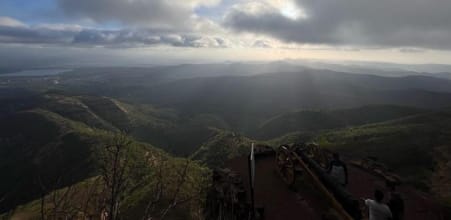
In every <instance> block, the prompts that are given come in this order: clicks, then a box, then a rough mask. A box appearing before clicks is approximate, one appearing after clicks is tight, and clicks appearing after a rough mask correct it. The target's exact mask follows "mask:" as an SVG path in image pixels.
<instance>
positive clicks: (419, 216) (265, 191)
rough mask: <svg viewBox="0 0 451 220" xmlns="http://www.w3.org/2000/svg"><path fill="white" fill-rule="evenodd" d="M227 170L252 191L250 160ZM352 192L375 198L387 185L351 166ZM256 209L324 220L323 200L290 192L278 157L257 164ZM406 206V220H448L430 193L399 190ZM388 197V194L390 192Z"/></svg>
mask: <svg viewBox="0 0 451 220" xmlns="http://www.w3.org/2000/svg"><path fill="white" fill-rule="evenodd" d="M226 167H228V168H230V169H231V170H232V171H235V172H237V173H238V174H240V175H241V176H242V177H243V181H244V184H245V186H246V190H247V191H248V192H249V179H248V167H247V158H246V157H239V158H235V159H232V160H229V161H228V162H227V163H226ZM348 169H349V184H348V186H347V188H348V190H349V191H350V192H351V193H352V194H353V195H354V196H355V197H356V198H372V195H373V192H374V189H375V188H376V187H379V188H380V186H384V181H383V180H382V179H381V178H379V177H376V176H374V175H372V174H370V173H368V172H365V171H364V170H362V169H360V168H357V167H354V166H351V165H350V166H349V168H348ZM255 178H256V185H255V201H256V207H264V212H265V219H266V220H290V219H300V218H301V217H302V219H309V220H316V219H321V213H324V209H322V208H321V207H322V198H318V195H314V194H312V193H311V192H310V191H311V190H310V191H309V189H299V190H298V192H294V191H292V190H290V189H289V188H288V187H287V186H286V184H285V183H284V182H283V181H282V180H281V178H280V177H279V175H278V173H277V172H276V171H275V166H274V157H273V156H264V157H260V158H258V159H257V161H256V174H255ZM399 191H400V193H401V194H402V196H403V199H404V201H405V206H406V215H405V219H406V220H446V219H447V217H449V216H447V217H445V216H444V209H443V208H442V207H441V206H440V205H439V204H437V203H435V202H434V201H433V200H432V199H431V198H430V197H428V196H427V195H426V194H424V193H421V192H418V191H416V190H415V189H413V188H411V187H408V186H403V187H399ZM386 195H387V196H386V197H388V193H386Z"/></svg>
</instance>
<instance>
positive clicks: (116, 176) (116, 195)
mask: <svg viewBox="0 0 451 220" xmlns="http://www.w3.org/2000/svg"><path fill="white" fill-rule="evenodd" d="M131 144H132V141H131V140H130V139H128V138H127V136H126V135H125V134H120V135H117V136H116V137H115V138H114V141H113V143H111V144H109V145H107V146H106V147H105V149H104V151H103V154H102V161H101V166H100V171H101V176H102V178H103V182H104V184H105V188H106V197H107V198H106V209H107V213H108V214H107V218H108V219H109V220H116V219H118V216H119V206H120V203H121V201H122V199H123V198H124V194H125V192H126V190H127V188H128V187H130V183H131V181H130V171H131V169H132V166H133V163H132V162H133V161H131V160H132V158H131V156H130V154H131V153H132V149H131V147H132V146H131Z"/></svg>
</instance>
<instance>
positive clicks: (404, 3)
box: [224, 0, 451, 49]
mask: <svg viewBox="0 0 451 220" xmlns="http://www.w3.org/2000/svg"><path fill="white" fill-rule="evenodd" d="M296 3H297V7H299V9H300V10H302V11H303V12H304V13H305V17H300V18H297V19H292V18H290V17H287V16H285V15H284V14H283V13H282V12H281V11H280V10H277V8H270V7H264V8H265V10H257V12H255V10H254V11H252V10H249V9H248V8H249V7H244V6H246V5H249V4H254V6H253V8H255V7H256V6H255V4H260V5H263V3H259V2H251V3H244V4H242V6H241V5H238V6H235V7H233V8H232V9H231V10H229V11H228V13H227V14H226V16H225V19H224V25H225V26H226V27H229V28H231V29H232V30H235V31H237V32H248V33H256V34H261V35H267V36H271V37H274V38H277V39H280V40H283V41H285V42H292V43H300V44H322V45H346V46H348V45H350V46H357V47H362V46H363V47H374V46H376V47H419V48H431V49H451V13H449V12H450V11H451V2H450V1H449V0H428V1H423V0H377V1H365V0H363V1H362V0H333V1H318V0H297V1H296ZM262 7H263V6H262Z"/></svg>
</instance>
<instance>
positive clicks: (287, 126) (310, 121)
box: [255, 105, 425, 139]
mask: <svg viewBox="0 0 451 220" xmlns="http://www.w3.org/2000/svg"><path fill="white" fill-rule="evenodd" d="M424 112H425V110H420V109H417V108H412V107H402V106H394V105H372V106H363V107H358V108H351V109H337V110H329V111H327V110H322V111H321V110H317V111H314V110H303V111H297V112H289V113H285V114H281V115H279V116H276V117H274V118H271V119H269V120H267V121H265V122H263V123H262V125H260V127H259V128H258V129H257V130H256V134H255V136H257V137H260V138H264V139H271V138H276V137H279V136H282V135H284V134H287V133H291V132H297V131H308V132H314V131H318V130H324V129H334V128H342V127H349V126H355V125H363V124H370V123H375V122H382V121H388V120H392V119H398V118H402V117H406V116H410V115H415V114H420V113H424Z"/></svg>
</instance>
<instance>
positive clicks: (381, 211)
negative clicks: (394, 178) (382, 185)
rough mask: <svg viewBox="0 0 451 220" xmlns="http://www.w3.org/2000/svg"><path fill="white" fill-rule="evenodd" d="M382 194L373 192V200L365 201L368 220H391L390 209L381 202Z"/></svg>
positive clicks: (376, 191) (377, 191)
mask: <svg viewBox="0 0 451 220" xmlns="http://www.w3.org/2000/svg"><path fill="white" fill-rule="evenodd" d="M383 199H384V193H383V192H382V191H380V190H375V191H374V200H373V199H365V200H364V201H365V205H366V206H367V207H368V211H369V220H393V216H392V213H391V211H390V208H389V207H388V206H387V205H386V204H384V203H383V202H382V200H383Z"/></svg>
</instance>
